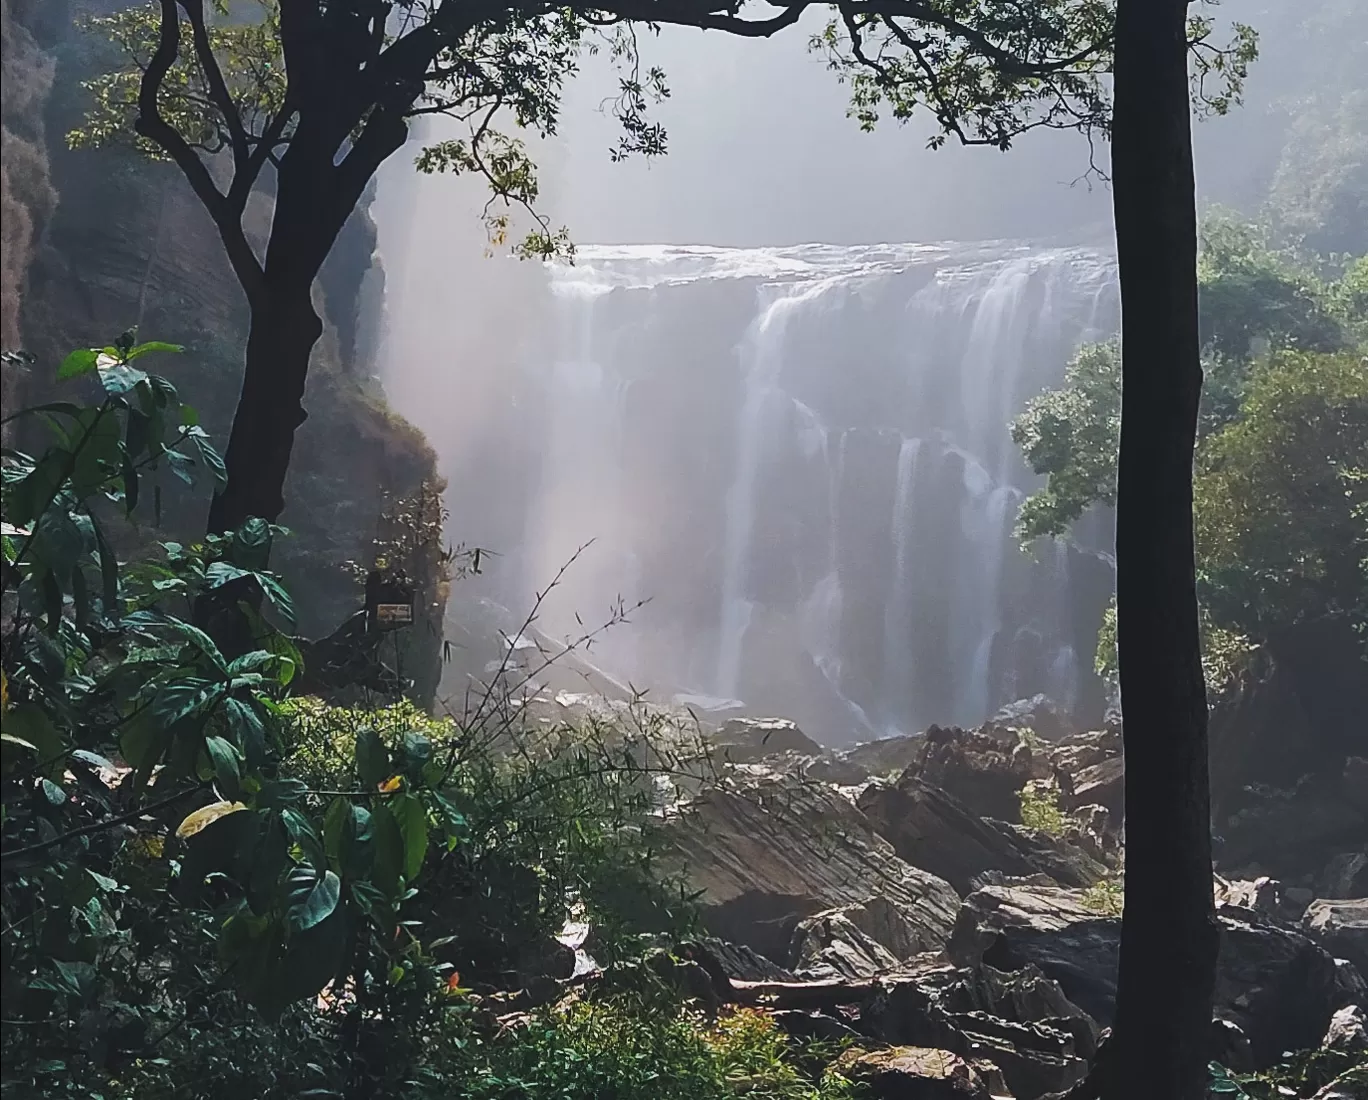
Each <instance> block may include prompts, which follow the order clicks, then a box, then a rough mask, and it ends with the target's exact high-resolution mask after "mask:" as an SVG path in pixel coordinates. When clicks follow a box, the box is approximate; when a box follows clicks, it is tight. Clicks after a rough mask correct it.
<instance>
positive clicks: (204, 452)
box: [190, 435, 228, 489]
mask: <svg viewBox="0 0 1368 1100" xmlns="http://www.w3.org/2000/svg"><path fill="white" fill-rule="evenodd" d="M190 441H191V443H193V444H194V446H195V450H196V451H198V452H199V457H200V461H201V462H203V463H204V466H205V469H207V470H208V471H209V472H210V473H211V474H213V475H214V485H215V487H216V488H217V489H223V488H224V486H226V485H227V484H228V466H227V464H226V463H225V462H224V461H223V456H222V455H221V454H219V453H218V451H217V450H215V449H214V446H213V444H211V443H210V442H209V440H207V439H206V438H204V437H203V436H201V435H192V436H191V437H190Z"/></svg>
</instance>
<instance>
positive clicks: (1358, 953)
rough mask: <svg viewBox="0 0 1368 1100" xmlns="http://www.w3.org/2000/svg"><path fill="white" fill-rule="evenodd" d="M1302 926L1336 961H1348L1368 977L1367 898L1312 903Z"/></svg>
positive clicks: (1321, 900)
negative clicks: (1339, 959) (1337, 959)
mask: <svg viewBox="0 0 1368 1100" xmlns="http://www.w3.org/2000/svg"><path fill="white" fill-rule="evenodd" d="M1301 926H1302V931H1304V932H1305V933H1306V934H1307V935H1309V936H1312V937H1314V938H1315V939H1316V940H1318V941H1319V942H1320V943H1321V944H1323V945H1324V946H1325V948H1326V950H1328V951H1330V952H1331V953H1332V954H1333V955H1335V956H1336V957H1337V958H1341V959H1348V960H1349V961H1350V962H1351V963H1353V964H1354V966H1355V967H1356V968H1357V969H1358V971H1359V973H1360V974H1368V898H1346V899H1332V898H1321V899H1319V900H1317V901H1313V902H1312V903H1311V904H1310V905H1309V906H1308V907H1307V909H1306V914H1305V916H1303V917H1302V924H1301Z"/></svg>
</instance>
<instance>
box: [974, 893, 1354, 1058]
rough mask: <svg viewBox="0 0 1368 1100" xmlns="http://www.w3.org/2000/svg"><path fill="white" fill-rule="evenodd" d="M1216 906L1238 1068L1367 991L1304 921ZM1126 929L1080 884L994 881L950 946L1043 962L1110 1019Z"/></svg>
mask: <svg viewBox="0 0 1368 1100" xmlns="http://www.w3.org/2000/svg"><path fill="white" fill-rule="evenodd" d="M1217 916H1218V919H1219V922H1220V926H1221V949H1220V957H1219V962H1218V967H1217V984H1216V1019H1217V1020H1218V1021H1221V1022H1222V1024H1223V1025H1225V1026H1224V1028H1223V1030H1222V1032H1221V1033H1222V1034H1223V1035H1224V1044H1225V1050H1224V1051H1222V1052H1220V1053H1221V1054H1222V1055H1223V1058H1222V1060H1223V1061H1224V1063H1225V1064H1227V1065H1231V1066H1232V1068H1235V1069H1242V1070H1243V1069H1258V1068H1263V1067H1266V1066H1269V1065H1272V1064H1274V1063H1275V1062H1277V1061H1278V1059H1279V1058H1280V1057H1281V1056H1282V1053H1283V1052H1284V1051H1286V1050H1298V1049H1305V1048H1310V1047H1315V1046H1317V1045H1319V1044H1320V1042H1321V1040H1322V1038H1323V1037H1324V1035H1325V1033H1326V1030H1327V1028H1328V1027H1329V1024H1330V1021H1331V1018H1332V1017H1333V1015H1334V1013H1335V1012H1336V1011H1337V1010H1338V1009H1340V1008H1343V1007H1345V1006H1346V1005H1349V1004H1353V1003H1357V1002H1358V1001H1359V1000H1360V999H1361V998H1362V997H1363V994H1364V991H1365V983H1364V979H1363V978H1362V976H1361V975H1360V974H1359V973H1358V971H1357V970H1356V969H1355V968H1354V967H1353V966H1352V964H1349V963H1346V962H1343V961H1340V960H1337V959H1336V958H1335V956H1334V955H1332V954H1331V952H1330V951H1328V950H1326V948H1325V947H1323V946H1322V945H1321V944H1320V943H1317V942H1316V941H1315V940H1314V939H1312V938H1311V937H1309V936H1307V935H1304V934H1302V933H1301V932H1300V931H1298V930H1296V929H1295V928H1293V927H1291V926H1289V925H1287V924H1284V923H1282V922H1280V921H1277V920H1275V919H1273V918H1269V917H1266V916H1264V915H1261V914H1259V913H1256V912H1254V911H1252V910H1248V909H1241V908H1238V907H1236V906H1232V905H1220V906H1218V908H1217ZM1120 939H1121V922H1120V920H1119V919H1118V918H1116V917H1108V916H1102V915H1100V914H1099V913H1098V912H1096V911H1095V909H1092V908H1091V907H1090V906H1089V904H1088V899H1087V896H1086V895H1085V894H1083V893H1081V892H1078V891H1067V890H1056V889H1050V888H1046V887H1040V886H1035V885H1017V886H1008V887H985V888H984V889H982V890H979V891H976V892H975V893H974V894H972V895H971V896H970V897H968V898H967V899H965V903H964V909H963V910H962V912H961V914H960V917H959V919H958V921H957V922H956V928H955V935H954V937H953V939H952V945H951V954H952V956H954V957H955V958H956V961H958V962H960V963H961V964H969V963H972V961H973V960H974V959H976V958H977V959H978V960H979V961H981V962H982V963H983V964H985V965H987V966H990V967H993V968H995V969H1002V970H1009V971H1010V970H1017V969H1020V968H1022V967H1026V966H1035V967H1038V968H1039V970H1040V971H1041V972H1042V973H1043V974H1045V975H1047V976H1048V977H1050V978H1052V979H1054V980H1056V981H1058V982H1059V985H1060V987H1061V989H1062V990H1063V991H1064V993H1065V995H1066V996H1068V998H1069V999H1070V1000H1071V1001H1072V1002H1074V1003H1075V1004H1077V1005H1078V1006H1079V1007H1080V1008H1081V1009H1082V1010H1083V1011H1085V1012H1087V1013H1088V1015H1089V1016H1090V1017H1091V1018H1092V1019H1093V1020H1095V1021H1097V1022H1098V1023H1099V1024H1101V1025H1103V1026H1110V1025H1111V1022H1112V1015H1113V1012H1114V1009H1115V1001H1116V960H1117V955H1118V951H1119V948H1120ZM1241 1062H1243V1063H1244V1064H1239V1063H1241Z"/></svg>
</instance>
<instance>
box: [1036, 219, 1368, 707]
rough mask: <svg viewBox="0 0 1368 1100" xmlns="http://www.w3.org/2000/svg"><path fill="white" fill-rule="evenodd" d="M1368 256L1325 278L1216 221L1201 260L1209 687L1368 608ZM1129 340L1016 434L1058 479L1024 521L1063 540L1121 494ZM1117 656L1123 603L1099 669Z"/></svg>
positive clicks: (1201, 521)
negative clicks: (1271, 641) (1295, 639)
mask: <svg viewBox="0 0 1368 1100" xmlns="http://www.w3.org/2000/svg"><path fill="white" fill-rule="evenodd" d="M1366 273H1368V261H1365V260H1364V259H1360V260H1358V261H1356V262H1354V263H1351V264H1348V265H1347V266H1346V267H1345V269H1344V271H1343V274H1342V275H1341V276H1340V277H1339V278H1338V279H1336V280H1334V281H1332V282H1328V283H1327V282H1325V281H1323V280H1322V279H1320V278H1319V277H1318V276H1316V275H1315V274H1313V273H1311V272H1310V271H1308V270H1307V269H1306V268H1305V267H1304V266H1302V265H1301V264H1300V263H1298V262H1297V261H1296V260H1295V259H1294V258H1292V257H1291V256H1290V254H1288V253H1286V252H1279V251H1277V250H1275V249H1273V248H1272V247H1271V245H1270V244H1269V243H1268V239H1267V235H1266V233H1265V231H1264V230H1262V229H1260V228H1258V227H1255V226H1246V225H1240V224H1236V223H1231V222H1228V221H1216V222H1214V223H1213V224H1211V225H1209V226H1208V227H1207V229H1206V231H1205V233H1204V237H1203V252H1202V257H1201V263H1200V270H1199V274H1200V287H1201V295H1202V296H1201V322H1202V331H1203V340H1204V348H1205V354H1206V361H1207V384H1206V386H1205V388H1204V391H1203V398H1202V410H1201V422H1200V424H1199V441H1198V447H1197V456H1196V468H1195V474H1194V500H1195V509H1196V519H1197V544H1198V545H1197V550H1198V562H1199V581H1200V583H1201V588H1202V595H1203V608H1202V624H1201V625H1202V637H1203V652H1204V658H1203V660H1204V664H1205V668H1206V676H1207V681H1208V683H1210V684H1212V685H1213V686H1214V687H1219V686H1220V685H1222V684H1224V683H1226V682H1227V681H1228V679H1229V677H1230V676H1231V675H1232V674H1233V672H1234V671H1235V670H1237V669H1238V668H1240V667H1241V666H1242V665H1243V664H1244V663H1245V662H1246V661H1247V660H1248V658H1249V656H1250V653H1251V651H1252V647H1253V645H1254V644H1255V643H1256V642H1257V641H1259V640H1261V639H1264V638H1266V637H1268V635H1269V633H1270V632H1272V631H1274V630H1276V629H1278V628H1279V627H1282V626H1287V625H1291V624H1293V623H1296V622H1298V621H1300V620H1302V619H1304V618H1308V617H1317V616H1322V615H1326V614H1329V615H1346V616H1350V617H1352V618H1353V619H1354V620H1356V621H1357V622H1359V623H1360V624H1361V623H1363V622H1364V621H1365V620H1368V609H1366V608H1365V605H1364V600H1365V596H1364V592H1365V591H1368V574H1366V573H1365V572H1364V569H1365V566H1364V562H1365V559H1368V546H1365V540H1368V525H1365V523H1364V516H1365V515H1368V504H1366V503H1365V500H1364V486H1365V484H1368V481H1366V480H1365V476H1364V474H1363V469H1364V463H1363V455H1364V453H1366V452H1368V435H1366V434H1365V433H1368V404H1366V403H1365V389H1364V387H1365V386H1368V369H1365V360H1364V358H1363V355H1364V352H1363V350H1362V349H1363V348H1365V346H1368V345H1365V344H1364V343H1363V335H1364V331H1365V330H1364V328H1363V326H1364V324H1365V317H1368V296H1365V292H1364V287H1365V283H1364V280H1365V274H1366ZM1120 373H1121V372H1120V352H1119V348H1118V347H1117V345H1116V344H1115V343H1111V344H1103V345H1096V346H1092V347H1086V348H1083V349H1082V350H1080V352H1079V353H1078V354H1077V355H1076V356H1075V358H1074V359H1073V361H1071V363H1070V364H1069V366H1068V368H1067V370H1066V373H1065V378H1064V384H1063V385H1062V386H1061V388H1059V389H1057V390H1052V391H1049V392H1047V393H1045V394H1042V395H1041V396H1039V397H1037V398H1035V399H1033V400H1032V401H1031V402H1029V403H1028V405H1027V407H1026V410H1025V411H1024V412H1023V413H1022V414H1021V416H1019V417H1018V418H1017V419H1016V420H1015V421H1014V422H1013V424H1012V437H1013V439H1014V440H1015V441H1016V443H1017V444H1018V445H1019V446H1020V447H1021V448H1022V450H1023V453H1024V454H1025V457H1026V459H1027V461H1028V462H1029V463H1030V465H1031V467H1032V468H1033V469H1034V470H1035V471H1036V472H1037V473H1041V474H1045V475H1046V477H1047V479H1048V480H1047V482H1046V485H1045V487H1044V488H1043V489H1041V490H1039V491H1038V492H1036V493H1034V494H1033V495H1032V496H1030V497H1029V498H1027V500H1026V501H1025V503H1024V504H1023V506H1022V509H1021V512H1020V515H1019V518H1018V525H1017V532H1018V535H1019V537H1021V538H1022V539H1023V540H1025V541H1029V540H1031V539H1035V538H1041V537H1061V536H1063V535H1064V534H1066V533H1067V531H1068V529H1069V527H1070V525H1071V524H1072V523H1073V522H1074V521H1075V520H1077V519H1078V518H1079V517H1080V516H1081V515H1082V514H1083V513H1084V512H1085V511H1086V510H1087V509H1088V508H1089V507H1092V506H1094V505H1110V504H1112V503H1114V502H1115V484H1116V482H1115V477H1116V473H1115V471H1116V453H1117V444H1118V440H1119V435H1120V407H1121V394H1120ZM1115 667H1116V652H1115V615H1114V611H1113V612H1108V615H1107V617H1106V619H1105V620H1104V622H1103V624H1102V629H1101V631H1100V632H1099V636H1098V654H1097V668H1098V671H1099V672H1101V673H1104V674H1107V675H1110V674H1112V673H1113V672H1114V670H1115Z"/></svg>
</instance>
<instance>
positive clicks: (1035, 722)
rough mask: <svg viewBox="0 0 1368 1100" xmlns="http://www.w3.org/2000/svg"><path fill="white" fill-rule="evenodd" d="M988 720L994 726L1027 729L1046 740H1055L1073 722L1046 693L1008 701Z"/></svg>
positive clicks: (1066, 732) (1064, 732)
mask: <svg viewBox="0 0 1368 1100" xmlns="http://www.w3.org/2000/svg"><path fill="white" fill-rule="evenodd" d="M988 721H989V723H990V724H991V725H994V726H1010V727H1011V728H1012V729H1018V730H1029V731H1030V732H1031V733H1033V734H1035V735H1036V736H1037V737H1040V738H1043V739H1044V740H1046V741H1057V740H1059V739H1060V738H1061V737H1065V736H1067V735H1068V734H1069V733H1070V732H1071V730H1072V728H1073V723H1072V722H1071V721H1070V720H1069V719H1068V717H1067V716H1066V715H1065V714H1064V713H1063V712H1062V711H1061V710H1060V708H1059V706H1058V704H1056V703H1055V701H1054V700H1053V699H1051V698H1050V697H1049V696H1048V695H1033V696H1031V697H1030V698H1029V699H1018V700H1017V701H1016V702H1015V703H1008V704H1007V705H1006V706H1005V707H1003V708H1002V709H1001V710H999V711H998V712H997V713H996V714H994V715H993V716H992V717H991V718H990V719H988Z"/></svg>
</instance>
